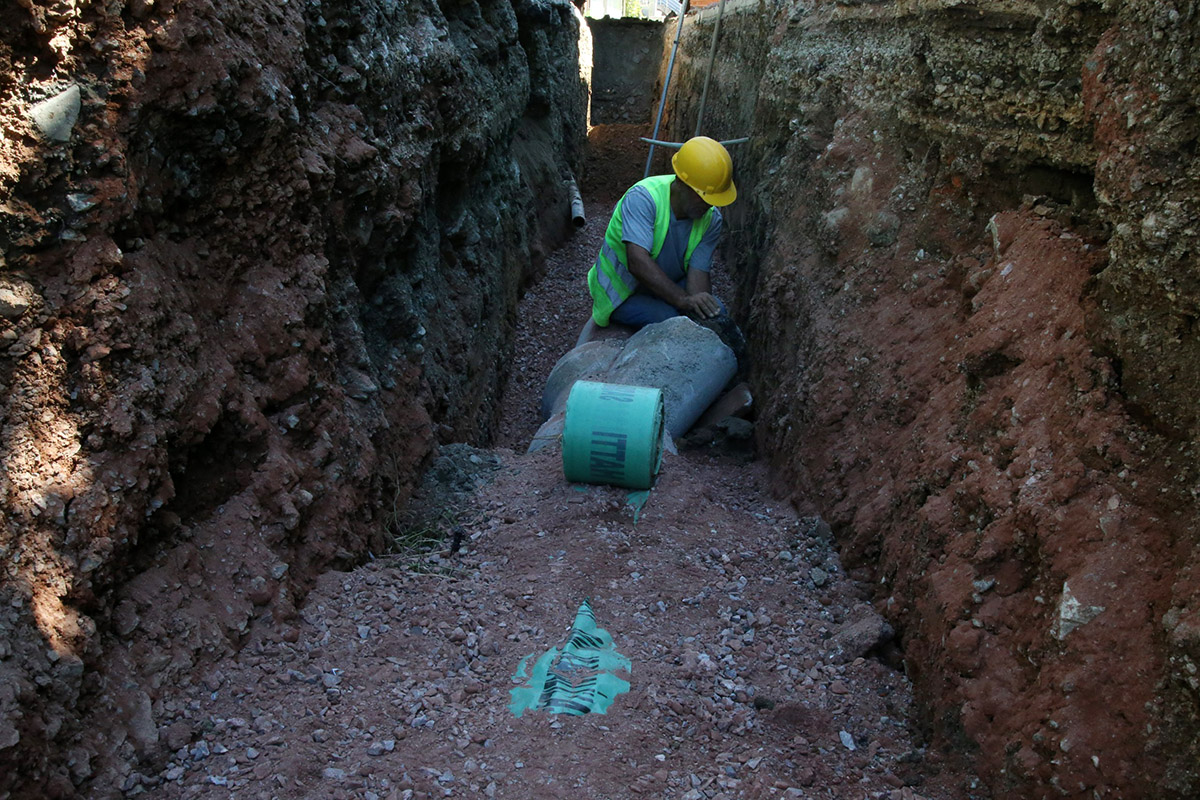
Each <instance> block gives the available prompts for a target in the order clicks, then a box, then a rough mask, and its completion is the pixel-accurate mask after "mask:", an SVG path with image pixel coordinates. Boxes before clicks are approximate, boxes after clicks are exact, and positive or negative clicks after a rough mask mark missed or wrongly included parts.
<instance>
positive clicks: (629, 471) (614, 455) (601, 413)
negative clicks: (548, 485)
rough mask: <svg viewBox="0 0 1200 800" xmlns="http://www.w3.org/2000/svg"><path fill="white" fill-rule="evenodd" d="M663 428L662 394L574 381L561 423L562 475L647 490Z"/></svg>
mask: <svg viewBox="0 0 1200 800" xmlns="http://www.w3.org/2000/svg"><path fill="white" fill-rule="evenodd" d="M662 427H663V396H662V391H661V390H659V389H653V388H649V387H645V386H621V385H618V384H613V383H594V382H592V381H576V383H575V385H574V386H572V387H571V394H570V395H568V396H567V411H566V418H565V420H564V422H563V446H562V457H563V474H564V475H565V476H566V478H567V480H569V481H573V482H578V483H609V484H613V485H614V486H624V487H625V488H627V489H649V488H650V486H651V485H652V484H653V483H654V476H655V475H657V474H658V469H659V467H660V466H662Z"/></svg>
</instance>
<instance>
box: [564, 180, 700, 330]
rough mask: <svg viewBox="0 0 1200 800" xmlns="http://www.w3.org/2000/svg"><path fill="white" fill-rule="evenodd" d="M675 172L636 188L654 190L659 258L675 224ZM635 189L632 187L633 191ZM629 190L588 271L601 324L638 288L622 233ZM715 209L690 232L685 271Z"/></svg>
mask: <svg viewBox="0 0 1200 800" xmlns="http://www.w3.org/2000/svg"><path fill="white" fill-rule="evenodd" d="M674 180H675V176H674V175H655V176H653V177H650V178H646V179H645V180H641V181H638V182H637V183H635V184H634V186H633V188H636V187H638V186H641V187H643V188H645V189H646V191H647V192H649V193H650V199H651V200H652V201H654V211H655V215H654V243H653V246H652V248H651V250H650V257H651V258H654V259H657V258H658V254H659V253H660V252H662V248H663V243H664V242H665V241H666V240H667V230H668V229H669V228H670V225H671V182H672V181H674ZM630 191H632V188H631V190H630ZM628 196H629V192H626V193H625V195H624V196H622V197H621V200H620V202H618V203H617V207H616V209H615V210H614V211H613V215H612V219H611V220H609V223H608V229H607V230H606V231H605V233H604V243H603V244H602V245H601V246H600V254H599V255H598V256H597V257H596V263H595V264H593V265H592V268H591V269H590V270H588V290H589V291H590V292H591V295H592V319H594V320H595V321H596V324H597V325H600V326H605V325H608V318H609V317H610V316H611V315H612V312H613V309H615V308H616V307H617V306H619V305H621V303H623V302H625V300H626V299H628V297H629V296H630V295H631V294H633V293H634V292H635V291H636V290H637V287H638V282H637V279H636V278H634V277H633V275H632V274H631V273H630V272H629V267H628V260H629V259H628V255H627V253H626V248H625V242H624V241H623V239H622V234H623V232H624V227H625V218H624V216H623V212H624V207H625V198H626V197H628ZM712 211H713V210H712V209H711V208H710V209H709V210H708V211H707V212H705V214H704V216H702V217H701V218H700V219H698V220H694V221H693V222H692V230H691V233H690V234H689V235H688V243H687V249H686V250H685V251H684V254H683V271H684V272H685V273H686V272H687V271H688V267H689V266H690V265H691V262H692V253H694V252H695V250H696V247H697V246H698V245H699V244H700V240H701V239H703V238H704V234H705V233H706V232H707V231H708V228H709V226H710V225H711V224H712Z"/></svg>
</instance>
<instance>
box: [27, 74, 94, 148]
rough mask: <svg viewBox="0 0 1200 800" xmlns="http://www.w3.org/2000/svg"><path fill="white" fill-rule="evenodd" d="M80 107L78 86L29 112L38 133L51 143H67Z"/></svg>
mask: <svg viewBox="0 0 1200 800" xmlns="http://www.w3.org/2000/svg"><path fill="white" fill-rule="evenodd" d="M81 105H82V102H81V100H80V91H79V86H78V85H72V86H71V87H69V88H68V89H66V90H65V91H62V92H59V93H58V94H56V95H55V96H54V97H51V98H49V99H47V100H43V101H42V102H40V103H38V104H37V105H35V106H34V107H33V108H32V109H31V110H30V112H29V116H30V117H31V118H32V119H33V124H34V126H35V127H36V128H37V129H38V132H39V133H41V134H42V136H44V137H45V138H46V139H48V140H50V141H52V142H69V141H70V140H71V132H72V131H73V130H74V129H75V122H76V121H77V120H78V119H79V109H80V107H81Z"/></svg>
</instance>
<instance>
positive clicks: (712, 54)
mask: <svg viewBox="0 0 1200 800" xmlns="http://www.w3.org/2000/svg"><path fill="white" fill-rule="evenodd" d="M723 16H725V0H721V5H720V6H719V7H718V8H717V25H716V27H715V28H713V38H712V47H710V48H709V51H708V71H707V72H705V73H704V91H702V92H700V113H698V114H697V115H696V134H695V135H696V136H699V135H700V126H701V125H702V124H703V123H704V103H705V102H706V101H707V100H708V82H709V81H710V80H712V73H713V64H714V63H716V60H717V37H718V36H720V35H721V17H723Z"/></svg>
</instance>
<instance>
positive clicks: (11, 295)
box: [0, 286, 29, 339]
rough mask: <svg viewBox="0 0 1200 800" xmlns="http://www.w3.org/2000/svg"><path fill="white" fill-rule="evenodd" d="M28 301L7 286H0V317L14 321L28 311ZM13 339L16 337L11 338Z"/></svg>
mask: <svg viewBox="0 0 1200 800" xmlns="http://www.w3.org/2000/svg"><path fill="white" fill-rule="evenodd" d="M28 308H29V301H28V300H26V299H25V298H24V297H22V296H21V295H19V294H17V293H16V292H14V291H13V290H12V289H10V288H8V287H7V286H0V317H4V318H5V319H16V318H17V317H19V316H21V315H22V314H24V313H25V312H26V310H28ZM13 338H14V339H15V338H16V336H14V337H13Z"/></svg>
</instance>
